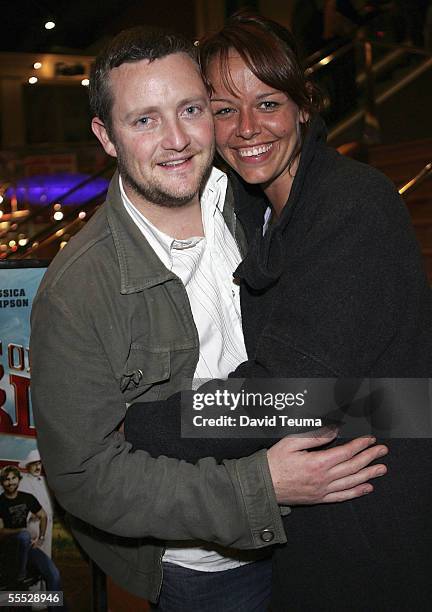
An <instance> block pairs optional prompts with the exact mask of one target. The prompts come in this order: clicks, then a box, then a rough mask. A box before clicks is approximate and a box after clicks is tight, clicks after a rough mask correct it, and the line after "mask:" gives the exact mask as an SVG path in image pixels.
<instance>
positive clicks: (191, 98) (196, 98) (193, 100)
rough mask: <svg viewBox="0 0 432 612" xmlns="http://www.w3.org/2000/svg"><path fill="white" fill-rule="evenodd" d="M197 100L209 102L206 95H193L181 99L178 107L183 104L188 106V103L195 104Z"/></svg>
mask: <svg viewBox="0 0 432 612" xmlns="http://www.w3.org/2000/svg"><path fill="white" fill-rule="evenodd" d="M196 102H201V103H204V104H206V103H207V102H208V98H207V97H206V96H192V97H189V98H184V99H183V100H180V102H179V103H178V104H177V108H180V107H181V106H187V105H188V104H194V103H196Z"/></svg>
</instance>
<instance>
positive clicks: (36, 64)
mask: <svg viewBox="0 0 432 612" xmlns="http://www.w3.org/2000/svg"><path fill="white" fill-rule="evenodd" d="M33 68H34V69H35V70H39V68H42V64H41V62H35V63H34V64H33Z"/></svg>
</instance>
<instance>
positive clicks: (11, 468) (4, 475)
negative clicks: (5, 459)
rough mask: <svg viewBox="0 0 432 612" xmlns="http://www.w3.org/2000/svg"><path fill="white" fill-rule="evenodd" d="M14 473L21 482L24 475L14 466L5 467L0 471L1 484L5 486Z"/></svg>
mask: <svg viewBox="0 0 432 612" xmlns="http://www.w3.org/2000/svg"><path fill="white" fill-rule="evenodd" d="M11 472H12V474H14V475H15V476H17V477H18V479H19V480H21V478H22V474H21V472H20V471H19V469H18V468H17V467H15V466H14V465H5V467H4V468H2V470H1V471H0V483H1V484H3V483H4V481H5V480H6V478H7V477H8V475H9V474H10V473H11Z"/></svg>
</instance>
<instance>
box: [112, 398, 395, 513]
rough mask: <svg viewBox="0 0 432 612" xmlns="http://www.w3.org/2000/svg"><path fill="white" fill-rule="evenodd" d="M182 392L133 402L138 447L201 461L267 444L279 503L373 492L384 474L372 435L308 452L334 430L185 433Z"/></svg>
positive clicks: (130, 435) (131, 428)
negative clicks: (285, 434)
mask: <svg viewBox="0 0 432 612" xmlns="http://www.w3.org/2000/svg"><path fill="white" fill-rule="evenodd" d="M180 401H181V397H180V393H178V394H175V395H173V396H172V397H170V398H168V400H165V401H164V402H147V403H146V402H138V403H136V404H133V405H132V406H130V407H129V409H128V411H127V413H126V418H125V427H124V433H125V437H126V440H128V441H129V442H131V444H132V445H133V447H134V449H139V448H141V449H143V450H146V451H147V452H149V453H150V454H151V455H152V456H153V457H158V456H159V455H166V456H168V457H176V458H181V459H184V460H186V461H192V462H196V461H198V460H199V459H202V458H203V457H209V456H211V457H214V458H216V459H217V460H218V461H222V460H223V459H232V458H239V457H244V456H247V455H248V454H252V453H254V452H256V451H257V450H260V449H267V448H269V447H270V448H269V450H268V452H267V459H268V464H269V469H270V474H271V478H272V483H273V486H274V488H275V491H276V499H277V500H278V502H279V503H280V504H289V505H295V504H315V503H326V502H328V503H332V502H336V501H345V500H347V499H353V498H354V497H359V496H361V495H365V494H366V493H370V492H371V491H372V490H373V487H372V485H370V484H369V483H368V481H369V480H370V479H372V478H376V477H377V476H382V475H383V474H384V473H385V472H386V468H385V466H384V465H382V464H378V465H372V466H370V465H369V464H370V463H371V462H372V461H375V460H376V459H379V458H380V457H382V456H384V454H386V452H387V449H386V447H385V446H383V445H379V446H373V447H372V448H370V446H371V445H372V444H374V440H372V439H371V438H359V439H357V440H353V441H351V442H348V443H346V444H344V445H342V446H338V447H336V448H332V449H326V450H322V451H319V452H317V451H315V452H313V453H307V452H306V451H307V450H308V449H316V448H317V447H319V446H322V445H325V444H328V443H329V442H331V441H332V440H333V439H334V438H335V436H336V432H335V431H333V432H332V431H330V430H319V431H314V432H311V433H310V436H307V437H306V436H305V435H303V436H302V437H297V438H296V437H295V436H290V437H289V438H284V439H282V440H280V441H278V440H276V439H274V438H256V439H255V438H231V439H230V438H183V437H181V422H180V421H181V405H180Z"/></svg>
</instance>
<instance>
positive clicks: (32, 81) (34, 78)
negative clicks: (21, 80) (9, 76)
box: [28, 76, 38, 85]
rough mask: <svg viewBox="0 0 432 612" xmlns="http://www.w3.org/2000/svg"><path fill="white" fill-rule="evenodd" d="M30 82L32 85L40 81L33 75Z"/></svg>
mask: <svg viewBox="0 0 432 612" xmlns="http://www.w3.org/2000/svg"><path fill="white" fill-rule="evenodd" d="M28 82H29V83H30V85H34V84H35V83H37V82H38V79H37V77H35V76H31V77H30V78H29V80H28Z"/></svg>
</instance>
